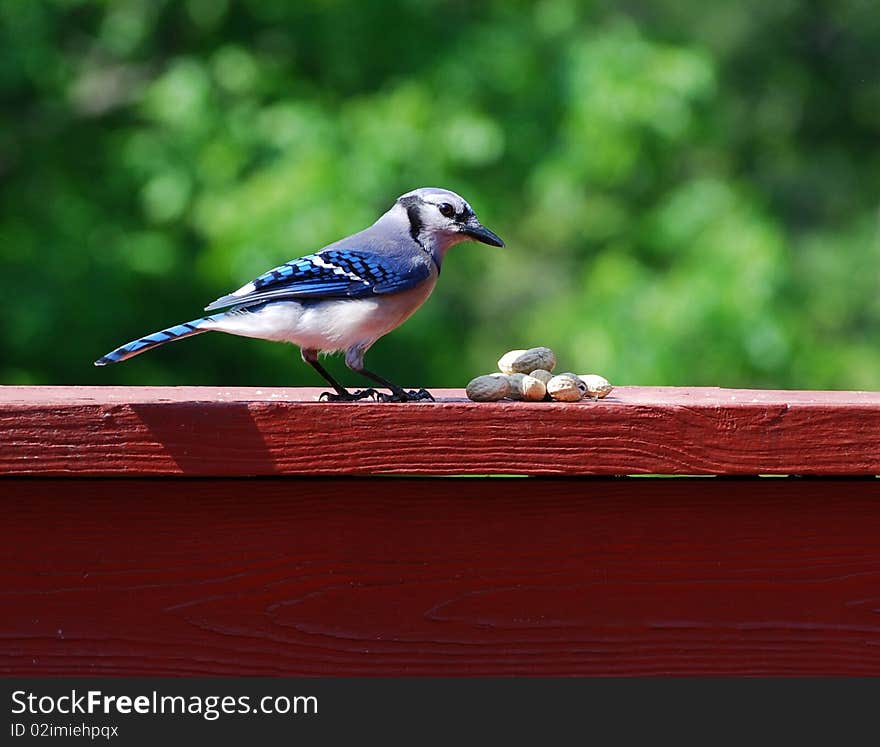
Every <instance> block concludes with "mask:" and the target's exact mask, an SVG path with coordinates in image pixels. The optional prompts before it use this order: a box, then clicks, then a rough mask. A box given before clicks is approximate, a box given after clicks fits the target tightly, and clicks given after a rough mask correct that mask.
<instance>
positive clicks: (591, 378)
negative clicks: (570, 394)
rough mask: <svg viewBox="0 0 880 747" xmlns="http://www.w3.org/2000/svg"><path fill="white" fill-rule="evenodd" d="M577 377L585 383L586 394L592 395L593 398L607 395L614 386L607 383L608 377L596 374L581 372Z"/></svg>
mask: <svg viewBox="0 0 880 747" xmlns="http://www.w3.org/2000/svg"><path fill="white" fill-rule="evenodd" d="M578 378H579V379H580V380H581V381H583V382H584V384H585V385H586V387H587V396H588V397H593V398H594V399H602V398H603V397H607V396H608V395H609V394H611V391H612V390H613V389H614V387H613V386H611V384H609V383H608V379H606V378H605V377H604V376H599V375H598V374H583V375H582V376H579V377H578Z"/></svg>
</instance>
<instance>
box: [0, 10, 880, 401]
mask: <svg viewBox="0 0 880 747" xmlns="http://www.w3.org/2000/svg"><path fill="white" fill-rule="evenodd" d="M878 71H880V13H878V12H877V11H876V9H875V7H874V6H873V4H872V3H867V2H864V1H863V0H840V1H839V2H835V3H822V2H800V3H799V2H793V1H792V0H781V1H780V2H775V3H767V2H764V1H763V0H761V1H759V0H744V1H743V2H740V3H706V2H698V1H697V0H676V2H673V1H672V0H659V1H657V2H652V3H636V2H629V3H627V2H624V3H622V4H621V3H607V2H575V1H574V0H541V1H540V2H537V3H529V2H511V1H510V0H494V2H483V3H472V2H466V1H465V0H456V1H443V2H441V1H440V0H409V1H408V2H406V1H401V2H390V0H371V1H370V2H354V1H351V0H321V1H315V2H302V3H292V2H286V1H284V0H238V1H236V0H185V1H177V2H171V1H170V0H119V1H117V2H111V1H110V0H107V1H106V2H99V1H97V0H51V1H50V0H0V96H2V101H3V105H2V113H3V122H2V125H0V199H2V206H3V207H2V212H0V261H2V265H0V266H2V269H3V272H2V274H0V312H2V318H3V324H2V325H0V351H2V352H0V381H2V382H3V383H7V384H12V383H63V384H74V383H107V384H111V383H127V384H183V383H189V384H217V385H219V384H248V385H284V384H315V385H317V384H319V381H318V380H317V378H316V377H315V375H314V374H313V373H312V372H311V371H310V370H309V369H308V368H307V367H306V366H305V365H304V364H302V363H301V362H300V361H299V359H298V356H297V355H296V353H295V351H294V350H292V349H291V348H290V347H288V346H284V345H278V344H273V343H267V342H261V341H253V340H246V339H236V338H231V337H226V336H223V335H204V336H201V337H198V338H196V339H193V340H188V341H186V342H181V343H179V344H175V345H169V346H166V347H163V348H162V349H161V350H158V351H155V352H152V353H148V354H146V355H144V356H141V357H138V358H136V359H135V360H132V361H130V362H128V363H125V364H122V365H120V366H114V367H111V368H108V369H94V368H93V367H92V366H91V362H92V360H94V359H95V358H97V357H98V356H100V355H101V354H103V353H105V352H107V351H108V350H109V349H111V348H113V347H115V346H116V345H118V344H121V343H123V342H126V341H128V340H130V339H132V338H134V337H138V336H140V335H142V334H145V333H148V332H151V331H154V330H156V329H159V328H161V327H164V326H167V325H169V324H172V323H176V322H180V321H185V320H188V319H191V318H193V317H195V316H197V315H198V314H199V312H200V310H201V308H202V306H203V305H204V304H205V303H206V302H208V301H211V300H213V299H214V298H216V297H217V296H219V295H221V294H223V293H225V292H227V291H229V290H230V289H233V288H236V287H238V286H240V285H242V284H243V283H244V282H246V281H248V280H250V279H251V278H252V277H253V276H255V275H257V274H259V273H260V272H262V271H263V270H265V269H267V268H268V267H271V266H274V265H276V264H279V263H281V262H284V261H286V260H288V259H291V258H293V257H296V256H299V255H301V254H304V253H307V252H309V251H313V250H315V249H317V248H319V247H320V246H323V245H324V244H327V243H329V242H330V241H333V240H335V239H337V238H339V237H340V236H343V235H345V234H348V233H351V232H353V231H356V230H358V229H360V228H362V227H364V226H365V225H367V224H369V223H371V222H372V221H373V220H374V219H375V218H376V217H377V216H378V215H379V214H380V213H381V212H383V211H384V210H385V209H387V207H389V206H390V204H391V202H392V201H393V199H394V198H395V197H396V196H397V195H398V194H401V193H402V192H405V191H407V190H409V189H412V188H414V187H417V186H426V185H431V186H444V187H448V188H450V189H453V190H455V191H458V192H460V193H461V194H463V195H464V196H465V197H466V198H467V199H468V200H470V202H471V203H472V204H473V205H474V207H475V209H476V210H477V212H478V214H479V215H480V217H481V218H482V219H483V221H484V223H486V225H488V226H490V227H491V228H493V229H494V230H496V231H497V232H498V233H500V234H501V235H502V236H503V237H504V238H505V239H506V240H507V243H508V248H507V249H505V250H494V249H490V248H487V247H483V246H481V245H476V244H465V245H462V246H460V247H458V248H456V249H455V250H454V251H453V252H452V253H451V254H450V255H449V256H448V257H447V261H446V263H445V264H444V268H443V276H442V278H441V281H440V283H439V285H438V287H437V289H436V290H435V292H434V295H433V297H432V299H431V300H430V301H429V302H428V304H427V305H426V306H425V307H424V308H423V309H422V310H421V311H420V312H419V313H418V314H417V315H416V316H415V317H414V318H413V319H412V320H410V321H409V322H408V323H407V324H406V325H404V327H402V328H401V329H400V330H398V331H396V332H394V333H393V334H391V335H389V336H387V337H386V338H384V339H383V340H381V341H380V342H379V343H377V345H376V346H375V348H374V349H373V351H371V353H370V356H369V360H370V363H371V364H372V365H371V367H372V368H375V369H376V370H378V371H381V372H382V373H383V374H385V375H386V376H389V377H390V378H392V379H396V380H399V381H400V382H401V383H404V384H406V385H412V386H444V385H445V386H462V385H463V384H464V383H465V382H466V381H467V380H468V379H469V378H471V377H472V376H474V375H476V374H479V373H482V372H485V371H488V370H491V369H492V368H493V366H494V361H495V360H496V359H497V358H498V356H499V355H500V354H501V353H502V352H504V351H506V350H507V349H509V348H514V347H528V346H531V345H538V344H541V345H549V346H551V347H553V348H554V349H555V350H556V351H557V353H558V355H559V358H560V360H561V365H562V367H563V368H566V369H570V370H578V371H581V372H588V371H595V372H600V373H603V374H604V375H606V376H608V378H610V379H611V380H612V381H614V382H615V383H619V384H675V385H686V384H702V385H725V386H772V387H800V388H874V389H876V388H880V293H878V290H880V289H878V260H880V256H878V254H880V251H878V250H880V241H878V193H880V148H878V144H880V140H878V136H880V77H878V74H877V73H878ZM330 365H331V368H332V369H333V370H334V371H336V372H342V366H341V363H340V362H338V361H337V362H332V363H331V364H330ZM342 377H343V379H344V380H345V381H347V382H349V383H352V384H355V383H359V382H356V381H355V377H353V376H352V375H351V374H349V373H343V374H342Z"/></svg>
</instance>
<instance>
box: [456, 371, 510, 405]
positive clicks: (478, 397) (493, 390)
mask: <svg viewBox="0 0 880 747" xmlns="http://www.w3.org/2000/svg"><path fill="white" fill-rule="evenodd" d="M465 393H466V394H467V396H468V399H470V400H473V401H474V402H497V401H498V400H500V399H504V398H505V397H506V396H507V395H508V394H509V393H510V383H509V382H508V380H507V377H506V376H498V375H497V374H494V375H493V374H490V375H488V376H477V378H475V379H471V381H470V382H469V383H468V385H467V388H466V389H465Z"/></svg>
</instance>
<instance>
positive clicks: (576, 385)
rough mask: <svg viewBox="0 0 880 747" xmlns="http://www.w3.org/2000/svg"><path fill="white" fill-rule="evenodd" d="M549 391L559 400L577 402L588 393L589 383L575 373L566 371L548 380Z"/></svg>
mask: <svg viewBox="0 0 880 747" xmlns="http://www.w3.org/2000/svg"><path fill="white" fill-rule="evenodd" d="M547 393H548V394H549V395H550V396H551V397H552V398H553V399H555V400H557V401H559V402H577V401H579V400H581V399H583V397H584V395H585V394H586V393H587V385H586V384H584V382H583V381H581V380H580V379H579V378H578V377H577V376H575V375H574V374H571V373H564V374H559V375H558V376H554V377H553V378H552V379H550V381H548V382H547Z"/></svg>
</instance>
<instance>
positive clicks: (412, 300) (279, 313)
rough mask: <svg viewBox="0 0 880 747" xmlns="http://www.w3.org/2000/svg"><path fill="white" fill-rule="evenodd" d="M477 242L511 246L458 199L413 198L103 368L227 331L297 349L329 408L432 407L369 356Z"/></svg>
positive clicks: (424, 192)
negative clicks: (332, 367) (355, 382)
mask: <svg viewBox="0 0 880 747" xmlns="http://www.w3.org/2000/svg"><path fill="white" fill-rule="evenodd" d="M468 240H474V241H479V242H482V243H483V244H487V245H489V246H496V247H503V246H504V241H502V239H501V238H500V237H499V236H498V235H497V234H495V233H494V232H492V231H490V230H489V229H488V228H486V227H485V226H483V224H482V223H480V221H479V219H478V218H477V216H476V214H475V213H474V211H473V208H471V206H470V205H469V204H468V202H467V201H466V200H465V199H464V198H463V197H461V196H459V195H457V194H456V193H455V192H452V191H450V190H448V189H441V188H439V187H421V188H419V189H415V190H412V191H411V192H407V193H406V194H403V195H401V196H400V197H398V198H397V200H395V202H394V204H393V205H392V206H391V208H390V209H389V210H388V211H387V212H386V213H384V214H383V215H382V216H381V217H380V218H379V219H378V220H377V221H376V222H375V223H373V225H371V226H370V227H368V228H366V229H364V230H363V231H359V232H358V233H355V234H352V235H351V236H348V237H346V238H343V239H340V240H339V241H336V242H334V243H332V244H328V245H327V246H325V247H324V248H322V249H320V250H318V251H317V252H315V253H313V254H307V255H305V256H303V257H300V258H298V259H293V260H291V261H289V262H286V263H285V264H283V265H279V266H278V267H275V268H273V269H271V270H269V271H268V272H265V273H263V274H262V275H260V276H259V277H257V278H256V279H254V280H252V281H251V282H249V283H247V284H246V285H243V286H242V287H241V288H239V289H238V290H236V291H233V292H232V293H229V294H227V295H225V296H221V297H220V298H218V299H217V300H216V301H214V302H213V303H211V304H208V306H206V307H205V311H208V312H216V313H211V314H208V315H207V316H202V317H200V318H198V319H194V320H192V321H190V322H184V323H183V324H177V325H174V326H172V327H168V328H167V329H163V330H161V331H159V332H154V333H153V334H150V335H146V336H145V337H141V338H138V339H137V340H133V341H132V342H129V343H127V344H125V345H122V346H120V347H118V348H116V349H115V350H113V351H111V352H109V353H107V355H105V356H103V357H101V358H99V359H98V360H96V361H95V365H96V366H106V365H109V364H111V363H119V362H121V361H124V360H128V359H129V358H132V357H134V356H136V355H140V354H141V353H144V352H146V351H147V350H152V349H153V348H155V347H158V346H160V345H164V344H165V343H166V342H172V341H174V340H182V339H184V338H187V337H192V336H194V335H200V334H202V333H204V332H226V333H228V334H232V335H239V336H242V337H253V338H259V339H264V340H273V341H277V342H289V343H293V344H294V345H297V346H298V347H299V349H300V355H301V357H302V359H303V361H305V362H306V363H308V364H309V365H310V366H311V367H312V368H313V369H314V370H315V371H317V373H318V374H319V375H320V376H321V377H322V378H323V379H324V380H325V381H326V382H327V383H328V384H329V385H330V386H331V387H332V388H333V391H332V392H322V393H321V395H320V397H319V399H320V400H321V401H325V402H353V401H357V400H362V399H366V398H372V399H374V400H377V401H381V402H415V401H421V400H432V401H433V399H434V398H433V396H432V395H431V394H430V393H429V392H428V391H426V390H425V389H420V390H418V391H414V390H411V391H406V390H404V389H403V388H402V387H400V386H398V385H397V384H395V383H393V382H391V381H389V380H388V379H385V378H383V377H382V376H380V375H378V374H376V373H374V372H373V371H370V370H369V369H367V368H366V366H365V365H364V356H365V354H366V352H367V351H368V350H369V349H370V347H371V346H372V345H373V344H374V343H375V342H376V341H377V340H378V339H379V338H380V337H382V336H384V335H386V334H388V333H389V332H391V331H392V330H394V329H396V328H397V327H399V326H400V325H401V324H403V323H404V322H405V321H406V320H407V319H409V317H410V316H412V315H413V313H415V311H416V310H417V309H418V308H419V307H420V306H421V305H422V304H423V303H424V302H425V301H426V300H427V299H428V297H429V296H430V295H431V292H432V291H433V290H434V286H435V285H436V283H437V279H438V277H439V275H440V268H441V266H442V264H443V259H444V257H445V255H446V252H447V251H448V250H449V249H450V248H452V247H453V246H455V245H456V244H459V243H461V242H463V241H468ZM333 353H344V354H345V365H346V366H347V367H348V368H349V369H351V370H352V371H354V372H356V373H358V374H360V375H362V376H364V377H366V378H367V379H369V380H370V381H371V382H372V383H373V384H374V385H378V387H379V388H382V389H387V390H388V391H389V393H385V392H381V391H378V390H377V389H376V387H375V386H374V387H370V388H368V389H360V390H357V391H349V390H348V389H346V388H345V387H344V386H342V384H340V383H339V382H338V381H337V380H336V379H335V378H333V376H331V375H330V373H329V372H328V371H327V369H326V368H324V366H323V365H322V364H321V362H320V360H319V355H321V354H333Z"/></svg>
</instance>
